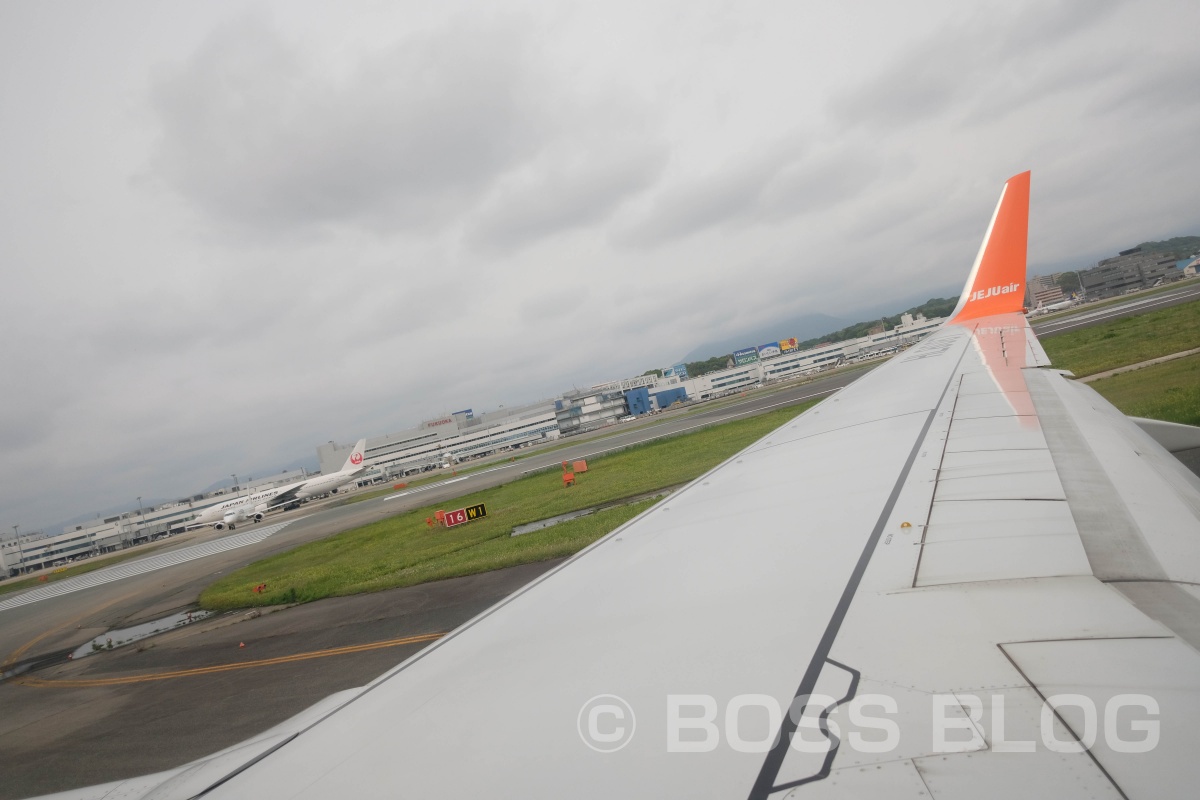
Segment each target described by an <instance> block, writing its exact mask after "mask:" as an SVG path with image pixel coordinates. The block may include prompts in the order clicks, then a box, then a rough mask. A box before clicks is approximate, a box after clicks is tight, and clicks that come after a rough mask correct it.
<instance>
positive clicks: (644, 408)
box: [625, 386, 653, 417]
mask: <svg viewBox="0 0 1200 800" xmlns="http://www.w3.org/2000/svg"><path fill="white" fill-rule="evenodd" d="M625 404H626V405H627V406H629V413H630V414H633V415H634V416H635V417H640V416H641V415H642V414H649V413H650V412H651V411H652V410H653V407H652V406H651V405H650V390H649V389H647V388H646V387H645V386H639V387H637V388H636V389H630V390H629V391H628V392H626V393H625Z"/></svg>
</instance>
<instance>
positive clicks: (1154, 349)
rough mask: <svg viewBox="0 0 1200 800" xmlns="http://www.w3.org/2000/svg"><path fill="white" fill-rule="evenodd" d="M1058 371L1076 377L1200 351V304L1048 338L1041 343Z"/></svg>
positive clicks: (1195, 302)
mask: <svg viewBox="0 0 1200 800" xmlns="http://www.w3.org/2000/svg"><path fill="white" fill-rule="evenodd" d="M1042 346H1043V347H1044V348H1045V349H1046V354H1047V355H1049V356H1050V360H1051V361H1052V362H1053V363H1054V366H1055V367H1058V368H1059V369H1069V370H1071V371H1072V372H1074V373H1075V375H1076V377H1080V378H1083V377H1086V376H1088V375H1094V374H1095V373H1097V372H1104V371H1106V370H1110V369H1115V368H1117V367H1124V366H1126V365H1128V364H1137V363H1139V362H1141V361H1149V360H1150V359H1152V358H1158V357H1159V356H1166V355H1170V354H1172V353H1179V352H1182V351H1184V350H1191V349H1192V348H1194V347H1200V301H1194V302H1191V303H1184V304H1183V305H1178V306H1173V307H1172V308H1164V309H1162V310H1160V311H1150V312H1147V313H1145V314H1141V315H1139V316H1136V317H1129V318H1128V319H1122V320H1117V321H1115V322H1109V323H1104V324H1101V325H1096V326H1095V327H1091V328H1084V329H1083V330H1078V331H1071V332H1070V333H1062V334H1058V335H1056V336H1049V337H1047V338H1046V339H1044V340H1043V341H1042Z"/></svg>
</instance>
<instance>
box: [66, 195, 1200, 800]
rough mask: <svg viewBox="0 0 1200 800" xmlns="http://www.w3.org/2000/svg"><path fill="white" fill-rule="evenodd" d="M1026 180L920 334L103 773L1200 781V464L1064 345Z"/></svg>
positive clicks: (809, 785) (231, 785)
mask: <svg viewBox="0 0 1200 800" xmlns="http://www.w3.org/2000/svg"><path fill="white" fill-rule="evenodd" d="M1028 193H1029V175H1028V173H1024V174H1023V175H1019V176H1017V177H1015V178H1013V179H1012V180H1010V181H1009V182H1008V184H1006V187H1005V192H1004V194H1003V195H1002V197H1001V202H1000V204H999V206H998V207H997V211H996V215H995V216H994V217H993V220H992V223H991V225H990V226H989V228H988V236H987V237H986V238H985V241H984V245H983V247H982V248H981V250H980V255H979V258H978V259H977V261H976V264H975V266H974V267H973V269H972V272H971V278H970V280H969V281H968V283H967V286H966V288H965V290H964V292H963V297H962V300H961V301H960V303H959V307H958V309H957V311H956V313H955V316H954V318H953V319H952V320H951V321H950V322H949V323H948V324H947V325H946V326H944V327H943V328H942V329H941V330H940V331H938V332H937V333H936V334H934V335H933V336H931V337H930V338H928V339H927V340H925V341H924V342H922V343H921V344H920V345H918V346H916V347H914V348H912V349H910V350H909V351H907V352H906V353H903V354H901V355H900V356H898V357H897V358H896V359H894V360H893V361H892V362H890V363H888V364H887V365H885V366H883V367H881V368H879V369H877V370H875V371H873V372H871V373H869V374H867V375H866V376H865V377H863V378H862V379H860V380H859V381H857V382H856V383H854V384H852V385H851V386H849V387H847V388H845V389H843V390H841V391H840V392H839V393H837V394H836V395H834V396H832V397H831V398H829V399H828V400H826V401H825V402H823V403H821V404H820V405H818V406H816V407H815V408H813V409H811V410H809V411H808V412H806V413H804V414H803V415H801V416H799V417H797V418H796V419H795V420H793V421H792V422H789V423H787V424H786V425H784V426H783V427H782V428H780V429H778V430H777V431H775V432H774V433H772V434H771V435H769V436H767V437H766V438H765V439H763V440H762V441H760V442H758V443H757V444H755V445H753V446H752V447H750V448H748V449H747V450H745V451H744V452H742V453H740V454H738V455H737V456H735V457H734V458H732V459H730V460H729V461H727V462H726V463H724V464H722V465H721V466H719V467H717V468H716V469H714V470H712V471H711V472H710V473H708V474H707V475H705V476H703V477H702V478H700V479H699V480H697V481H696V482H695V483H693V484H692V485H690V486H689V487H687V488H686V489H684V490H683V491H680V492H677V493H676V494H674V495H672V496H671V497H670V498H669V499H668V500H667V501H665V502H663V503H661V504H659V505H658V506H656V507H654V508H652V509H651V510H649V511H647V512H646V513H644V514H642V515H641V516H640V517H638V518H636V519H635V520H633V521H631V522H629V523H628V524H626V525H625V526H623V527H622V528H620V529H618V530H617V531H615V532H614V533H612V534H611V535H609V536H608V537H606V538H604V539H602V540H600V541H599V542H597V543H596V544H594V545H593V546H592V547H590V548H589V549H587V550H586V551H584V552H583V553H580V554H579V555H578V556H576V557H575V558H573V559H571V560H570V561H568V562H567V563H565V564H564V565H562V566H561V567H559V568H558V569H556V570H554V571H553V572H550V573H548V574H547V575H545V576H543V577H542V578H540V579H539V580H537V581H535V582H534V583H532V584H530V585H529V586H527V587H525V588H524V589H522V590H521V591H519V592H517V593H516V594H514V595H512V596H511V597H509V598H508V599H506V600H505V601H503V602H502V603H500V604H499V605H497V606H495V607H493V608H491V609H490V610H488V611H487V612H485V613H484V614H481V615H480V616H479V617H477V618H476V619H474V620H472V621H470V622H469V623H467V624H466V625H464V626H462V627H461V628H459V629H458V630H456V631H454V632H453V633H452V634H450V635H448V636H446V637H445V638H444V639H442V640H440V641H438V642H437V643H436V644H434V645H432V646H430V647H429V648H427V649H426V650H424V651H423V652H422V653H420V654H418V655H417V656H414V657H413V658H411V659H409V660H408V661H406V662H405V663H403V664H401V665H400V666H398V667H396V668H395V669H393V670H392V671H391V672H389V673H387V674H385V675H383V676H382V677H380V678H379V679H378V680H376V681H375V682H374V683H372V684H371V685H369V686H367V687H364V688H363V689H362V690H361V691H359V692H356V693H347V694H344V695H341V696H338V697H337V699H336V701H333V702H330V703H327V704H326V705H325V706H324V707H323V708H319V709H316V710H314V711H313V712H311V713H309V714H307V716H304V717H302V718H297V720H294V721H293V722H292V723H289V724H285V725H284V726H281V728H280V729H277V730H276V731H275V732H272V733H271V734H270V735H267V734H265V735H264V737H260V739H259V740H257V742H256V743H252V744H250V745H248V746H247V747H246V748H245V749H244V751H237V750H235V751H232V752H227V753H225V754H223V755H222V756H221V757H219V758H217V759H215V760H214V761H212V762H200V763H199V764H197V765H192V766H191V767H189V768H186V769H185V770H182V771H180V772H177V773H169V774H166V775H164V776H155V777H154V778H153V779H142V781H143V782H142V783H136V782H127V783H126V784H115V785H113V786H111V787H102V788H100V789H99V791H100V792H101V794H91V795H86V796H89V797H106V796H113V797H115V796H118V794H116V793H117V792H128V791H133V793H132V794H128V793H124V794H120V795H119V796H122V797H125V796H134V797H141V796H150V794H149V792H156V793H154V794H153V796H154V797H193V796H204V797H214V798H217V797H220V798H225V797H231V798H243V797H261V798H329V797H354V798H360V799H361V798H392V797H400V796H407V797H447V796H454V797H495V796H499V797H561V796H579V797H597V798H612V797H730V798H784V797H789V798H790V797H810V796H811V797H848V798H873V797H888V798H897V797H899V798H905V797H912V798H929V797H933V798H966V797H971V798H977V797H997V798H1012V797H1035V796H1036V797H1051V796H1053V797H1172V796H1173V797H1191V796H1194V792H1195V787H1196V786H1197V785H1200V758H1198V757H1197V745H1198V744H1200V735H1198V734H1197V727H1196V720H1197V719H1198V718H1200V481H1197V479H1196V478H1195V476H1193V475H1192V474H1191V473H1189V472H1187V471H1186V470H1185V469H1183V468H1182V466H1181V465H1180V464H1179V463H1178V462H1177V461H1176V460H1175V459H1174V458H1172V457H1171V456H1170V454H1169V453H1167V452H1166V451H1165V450H1164V449H1163V448H1162V447H1161V446H1160V445H1158V444H1157V443H1156V442H1155V441H1154V440H1153V439H1151V437H1150V436H1149V435H1147V434H1146V433H1144V432H1143V431H1142V430H1141V429H1140V428H1139V427H1138V426H1137V425H1135V424H1133V423H1132V422H1131V421H1129V420H1127V419H1126V418H1125V417H1123V416H1122V415H1121V414H1120V413H1119V412H1117V411H1116V410H1115V409H1114V408H1112V407H1111V406H1110V405H1109V404H1108V403H1107V402H1105V401H1104V400H1103V399H1102V398H1100V397H1099V396H1098V395H1097V394H1095V393H1094V392H1093V391H1091V390H1090V389H1088V388H1086V387H1085V386H1082V385H1079V384H1075V383H1073V382H1071V381H1069V380H1067V379H1066V378H1065V377H1064V376H1063V375H1061V374H1059V373H1058V372H1055V371H1053V370H1051V369H1047V367H1048V366H1049V364H1048V359H1047V358H1046V356H1045V353H1044V352H1043V351H1042V348H1041V346H1040V345H1039V344H1038V343H1037V340H1036V339H1035V338H1034V336H1033V334H1032V332H1031V331H1030V329H1029V327H1028V325H1027V323H1026V321H1025V318H1024V317H1023V315H1022V314H1021V313H1020V311H1021V303H1022V299H1023V296H1024V288H1025V249H1026V226H1027V218H1028ZM1081 743H1082V744H1081ZM239 753H242V755H239ZM146 781H150V782H149V783H147V782H146ZM164 781H166V783H164ZM135 783H136V789H135ZM153 786H156V787H157V788H152V787H153ZM143 787H146V788H143ZM110 790H111V792H112V793H113V794H111V795H110V794H108V792H109V791H110ZM70 796H80V797H81V796H85V795H82V794H71V795H70Z"/></svg>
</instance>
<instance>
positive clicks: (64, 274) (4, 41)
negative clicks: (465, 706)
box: [0, 0, 1200, 533]
mask: <svg viewBox="0 0 1200 800" xmlns="http://www.w3.org/2000/svg"><path fill="white" fill-rule="evenodd" d="M1197 31H1200V4H1197V3H1195V2H1194V0H1180V1H1179V2H1128V3H1118V2H1102V1H1101V0H1077V1H1073V2H1045V0H1040V1H1039V2H1019V1H1018V2H1012V0H1004V1H1003V2H991V3H978V2H971V3H963V2H961V1H960V0H935V1H931V2H906V3H894V2H859V3H833V2H808V3H797V2H792V1H790V0H785V1H783V2H748V1H747V0H736V2H711V1H709V0H687V1H686V2H661V3H647V2H644V0H641V1H640V2H614V1H613V0H607V1H606V2H604V3H587V4H583V3H578V4H568V3H558V2H554V3H551V2H540V3H523V2H507V3H490V2H489V3H484V2H478V3H459V2H445V1H443V2H440V3H429V2H397V1H396V0H386V2H385V1H383V0H380V1H379V2H370V1H368V0H363V1H361V2H338V3H332V2H327V3H313V2H298V1H297V0H288V2H279V3H267V2H214V1H213V0H206V1H205V2H203V3H163V2H112V1H111V0H110V1H109V2H104V3H93V2H71V3H65V2H45V1H43V0H39V1H38V2H34V1H33V0H26V1H25V2H17V1H16V0H13V1H12V2H6V3H3V4H0V143H2V145H3V146H2V148H0V269H2V270H3V272H2V277H3V282H2V283H0V335H2V337H3V339H2V341H3V347H2V351H0V380H2V384H0V387H2V391H3V400H0V526H3V529H5V530H9V532H10V533H11V526H12V525H13V524H17V523H20V524H21V526H22V531H26V530H31V529H33V528H36V527H38V526H40V525H44V524H47V523H49V522H51V521H55V520H62V519H66V518H69V517H71V516H74V515H76V514H80V513H86V512H89V511H96V510H99V509H102V508H106V507H109V506H111V505H113V504H117V503H122V502H126V501H127V502H129V503H130V504H131V505H132V504H133V502H134V498H135V497H137V496H139V495H140V496H143V497H174V496H181V495H184V494H186V493H189V492H193V491H196V490H198V489H200V488H203V487H204V486H207V485H208V484H209V483H211V482H212V481H214V480H217V479H219V478H221V477H222V476H225V475H228V474H229V473H233V472H236V473H240V474H242V475H245V474H246V473H247V472H253V471H255V470H260V469H266V468H270V467H274V466H277V465H281V464H285V463H288V462H290V461H292V460H294V459H296V458H300V457H310V456H312V455H313V453H314V452H315V448H316V446H317V445H318V444H319V443H321V442H325V441H327V440H335V441H338V442H339V443H349V442H352V441H353V440H355V439H357V438H358V437H360V436H373V435H379V434H383V433H387V432H391V431H395V430H398V429H401V428H404V427H408V426H409V425H412V424H415V423H418V422H419V421H420V420H422V419H427V418H430V417H433V416H436V415H439V414H442V413H444V412H447V411H452V410H456V409H458V408H462V407H473V408H475V409H477V410H484V409H494V408H496V407H497V406H498V405H500V404H506V405H515V404H518V403H521V402H526V401H531V400H535V399H537V398H540V397H549V396H552V395H553V394H556V393H559V392H561V391H563V390H565V389H569V388H570V387H571V386H572V385H577V386H584V385H591V384H593V383H597V382H600V381H603V380H608V379H614V378H621V377H627V376H629V375H633V374H639V373H641V372H642V371H643V370H645V369H648V368H650V367H661V366H667V365H669V364H670V363H672V361H673V360H674V359H675V358H677V357H678V356H680V355H681V354H683V353H685V352H687V351H688V350H689V349H691V347H693V346H695V345H696V344H697V343H699V342H701V341H704V340H706V339H713V338H717V337H719V336H723V335H726V334H735V333H737V332H738V331H739V330H740V329H743V328H749V327H752V326H754V325H755V324H756V323H758V322H761V321H762V320H763V319H764V318H772V317H785V316H794V315H796V314H798V313H802V312H805V311H812V312H816V311H820V312H823V313H828V314H831V315H834V316H838V317H842V318H848V319H854V318H856V312H858V311H860V310H863V309H868V308H871V309H873V308H877V307H879V306H880V304H881V303H882V302H884V301H886V300H888V299H889V298H905V299H908V298H912V297H924V296H927V294H926V293H935V292H936V291H937V290H939V289H942V288H944V287H946V286H951V285H959V284H960V283H961V281H962V280H963V279H964V278H965V276H966V273H967V270H968V269H969V267H970V263H971V261H972V259H973V258H974V255H975V251H976V249H977V247H978V244H979V240H980V238H981V236H982V234H983V230H984V228H985V227H986V225H987V221H988V218H989V215H990V213H991V211H992V208H993V206H994V204H995V202H996V198H997V197H998V194H999V191H1000V188H1001V186H1002V184H1003V182H1004V180H1005V179H1007V178H1008V177H1009V176H1011V175H1012V174H1014V173H1017V172H1020V171H1022V170H1025V169H1032V170H1033V201H1032V221H1031V241H1030V259H1031V271H1032V272H1034V273H1038V272H1044V271H1050V270H1053V269H1070V268H1076V267H1086V266H1089V264H1090V263H1094V260H1095V259H1096V258H1098V257H1100V256H1103V255H1108V254H1114V253H1115V251H1116V250H1118V249H1122V248H1125V247H1129V246H1132V245H1134V244H1136V243H1138V242H1140V241H1143V240H1146V239H1156V238H1161V237H1166V236H1172V235H1180V234H1195V233H1200V220H1198V214H1197V210H1198V208H1200V204H1198V202H1197V200H1198V198H1200V168H1198V167H1200V158H1198V156H1197V142H1200V79H1197V76H1200V47H1198V46H1197V38H1196V37H1197ZM897 310H899V309H897ZM779 335H780V336H786V335H791V334H789V332H788V331H780V332H779ZM747 344H748V345H753V344H756V342H747Z"/></svg>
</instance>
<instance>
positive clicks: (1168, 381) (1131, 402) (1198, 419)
mask: <svg viewBox="0 0 1200 800" xmlns="http://www.w3.org/2000/svg"><path fill="white" fill-rule="evenodd" d="M1088 385H1089V386H1091V387H1092V388H1093V389H1095V390H1096V391H1097V392H1099V393H1100V394H1102V395H1104V398H1105V399H1106V400H1108V402H1110V403H1112V404H1113V405H1114V406H1116V407H1117V408H1119V409H1121V412H1122V413H1124V414H1127V415H1129V416H1131V417H1148V418H1149V419H1161V420H1166V421H1167V422H1179V423H1182V424H1184V425H1200V355H1194V356H1187V357H1185V358H1179V359H1176V360H1174V361H1167V362H1165V363H1163V364H1155V365H1154V366H1151V367H1142V368H1141V369H1138V370H1134V371H1132V372H1122V373H1121V374H1120V375H1113V376H1112V377H1110V378H1101V379H1100V380H1098V381H1094V382H1092V383H1090V384H1088Z"/></svg>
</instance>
